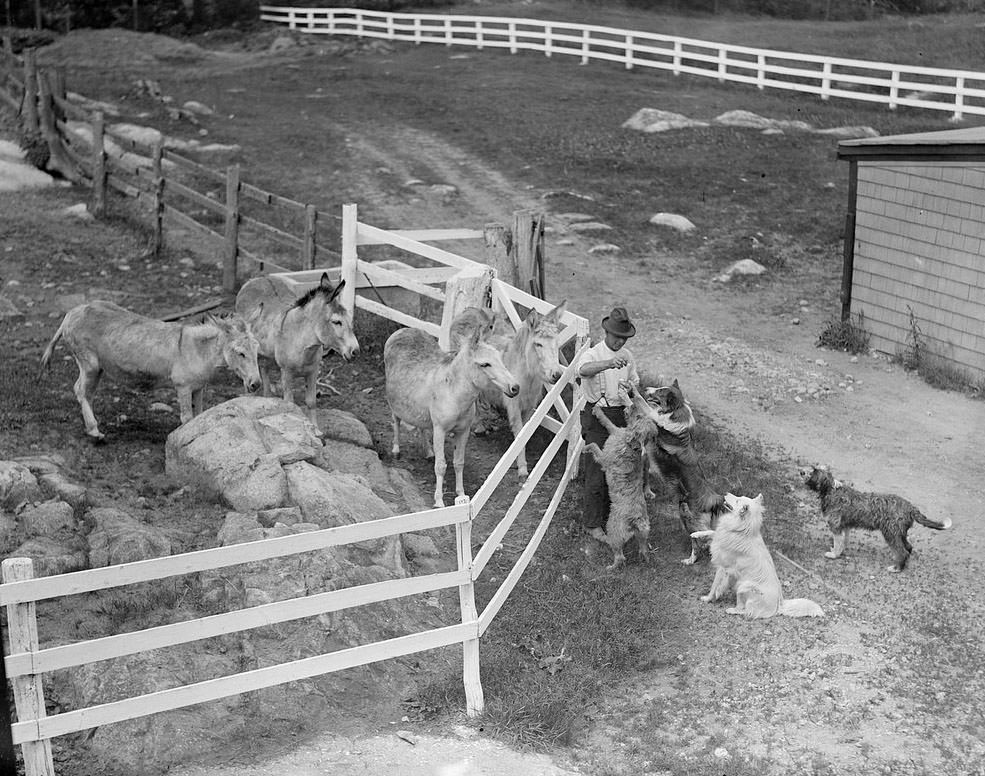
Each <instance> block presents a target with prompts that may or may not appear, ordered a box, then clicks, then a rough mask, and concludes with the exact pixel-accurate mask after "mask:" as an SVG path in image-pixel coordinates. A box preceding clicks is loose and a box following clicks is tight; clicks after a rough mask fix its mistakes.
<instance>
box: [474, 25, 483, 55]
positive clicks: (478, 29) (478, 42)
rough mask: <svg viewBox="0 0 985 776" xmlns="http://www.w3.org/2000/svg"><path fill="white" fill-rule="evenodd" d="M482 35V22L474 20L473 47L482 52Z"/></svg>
mask: <svg viewBox="0 0 985 776" xmlns="http://www.w3.org/2000/svg"><path fill="white" fill-rule="evenodd" d="M482 33H483V29H482V20H481V19H476V20H475V47H476V48H477V49H479V51H482V43H483V40H482Z"/></svg>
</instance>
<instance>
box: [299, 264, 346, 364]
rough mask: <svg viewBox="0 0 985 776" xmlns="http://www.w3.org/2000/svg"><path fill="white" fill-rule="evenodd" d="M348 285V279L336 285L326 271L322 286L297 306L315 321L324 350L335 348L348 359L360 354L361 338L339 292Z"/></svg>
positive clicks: (314, 324)
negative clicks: (346, 281) (354, 328)
mask: <svg viewBox="0 0 985 776" xmlns="http://www.w3.org/2000/svg"><path fill="white" fill-rule="evenodd" d="M344 287H345V281H344V280H343V281H342V282H341V283H339V284H338V285H337V286H335V287H333V286H332V281H330V280H329V279H328V273H327V272H323V273H322V276H321V280H320V282H319V283H318V285H317V286H315V287H314V288H313V289H311V290H310V291H309V292H308V293H307V294H305V295H304V296H302V297H301V298H300V299H298V301H297V303H296V305H295V306H296V307H298V308H300V309H302V310H304V311H305V312H306V314H307V316H306V317H309V319H310V320H311V322H312V325H313V326H314V327H315V335H316V336H317V337H318V341H319V342H321V344H322V351H323V352H324V353H328V352H329V351H331V350H334V351H336V352H338V353H339V355H341V356H342V358H344V359H345V360H346V361H348V360H349V359H351V358H353V357H355V356H358V355H359V340H357V339H356V334H355V332H354V331H353V330H352V324H351V323H350V318H349V315H348V313H347V311H346V309H345V308H344V307H343V306H342V303H341V302H340V301H339V292H340V291H341V290H342V289H343V288H344Z"/></svg>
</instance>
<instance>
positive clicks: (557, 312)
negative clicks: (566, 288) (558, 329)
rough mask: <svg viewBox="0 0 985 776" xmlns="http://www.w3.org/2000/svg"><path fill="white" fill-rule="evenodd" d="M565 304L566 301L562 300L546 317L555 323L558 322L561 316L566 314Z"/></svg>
mask: <svg viewBox="0 0 985 776" xmlns="http://www.w3.org/2000/svg"><path fill="white" fill-rule="evenodd" d="M567 304H568V300H567V299H562V300H561V301H560V302H559V303H558V306H557V307H555V308H554V309H553V310H551V311H550V312H549V313H548V314H547V317H548V318H553V319H554V320H555V321H560V320H561V316H562V315H564V313H565V312H566V310H565V307H566V305H567Z"/></svg>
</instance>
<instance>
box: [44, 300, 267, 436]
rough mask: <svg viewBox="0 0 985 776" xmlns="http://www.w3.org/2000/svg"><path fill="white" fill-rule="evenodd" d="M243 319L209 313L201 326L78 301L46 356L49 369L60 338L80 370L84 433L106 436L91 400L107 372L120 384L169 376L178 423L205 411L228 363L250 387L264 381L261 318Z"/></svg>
mask: <svg viewBox="0 0 985 776" xmlns="http://www.w3.org/2000/svg"><path fill="white" fill-rule="evenodd" d="M256 317H257V316H256V315H254V316H253V318H252V319H251V320H246V321H244V320H243V319H242V318H240V317H238V316H233V317H231V318H219V317H216V316H214V315H209V316H207V317H206V319H205V321H203V322H202V323H180V322H164V321H159V320H156V319H154V318H148V317H146V316H143V315H138V314H137V313H134V312H130V311H129V310H126V309H124V308H122V307H120V306H119V305H117V304H113V303H112V302H103V301H95V302H88V303H86V304H80V305H79V306H78V307H74V308H72V309H71V310H69V311H68V313H66V315H65V318H64V319H63V320H62V323H61V326H59V327H58V331H56V332H55V336H54V337H52V338H51V342H49V343H48V347H47V348H45V351H44V354H43V355H42V356H41V366H42V368H45V367H47V366H48V364H49V363H50V361H51V355H52V353H53V352H54V350H55V345H56V344H57V343H58V341H59V340H63V341H64V343H65V346H66V348H67V349H68V351H69V352H70V353H71V354H72V357H73V358H74V359H75V362H76V364H78V367H79V379H78V380H76V381H75V397H76V398H77V399H78V400H79V406H80V407H81V408H82V419H83V421H85V427H86V434H88V435H89V436H90V437H92V438H93V439H97V440H100V439H103V438H104V435H103V434H102V432H100V430H99V426H98V425H97V424H96V417H95V415H94V414H93V412H92V405H91V404H90V403H89V400H90V398H91V396H92V394H93V392H94V391H95V390H96V386H97V385H98V384H99V379H100V378H101V377H102V375H103V374H106V375H108V376H109V377H110V378H111V379H113V380H117V381H120V382H133V381H138V382H141V383H146V382H147V381H148V380H152V381H165V380H168V381H170V382H171V383H172V384H173V385H174V387H175V389H177V392H178V406H179V408H180V411H181V422H182V423H187V422H188V421H189V420H191V419H192V418H193V417H194V416H195V415H197V414H199V413H200V412H201V411H202V410H203V409H204V401H205V397H204V393H205V386H206V384H207V383H208V382H209V381H210V380H211V379H212V377H213V376H214V375H215V373H216V372H217V371H218V370H219V369H220V368H221V367H222V366H227V367H229V368H230V369H231V370H233V371H234V372H235V373H236V374H238V375H239V376H240V377H241V378H242V379H243V385H244V386H245V387H246V389H247V390H249V391H255V390H256V389H257V388H258V387H259V386H260V373H259V369H258V367H257V341H256V338H255V337H254V336H253V333H252V332H251V330H250V324H251V323H252V322H253V321H255V320H256Z"/></svg>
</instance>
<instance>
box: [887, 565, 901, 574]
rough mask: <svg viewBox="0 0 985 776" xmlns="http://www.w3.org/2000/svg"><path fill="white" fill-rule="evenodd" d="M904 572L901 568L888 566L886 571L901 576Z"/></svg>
mask: <svg viewBox="0 0 985 776" xmlns="http://www.w3.org/2000/svg"><path fill="white" fill-rule="evenodd" d="M902 570H903V569H901V568H900V567H899V566H886V571H889V572H892V573H893V574H899V573H900V572H901V571H902Z"/></svg>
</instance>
